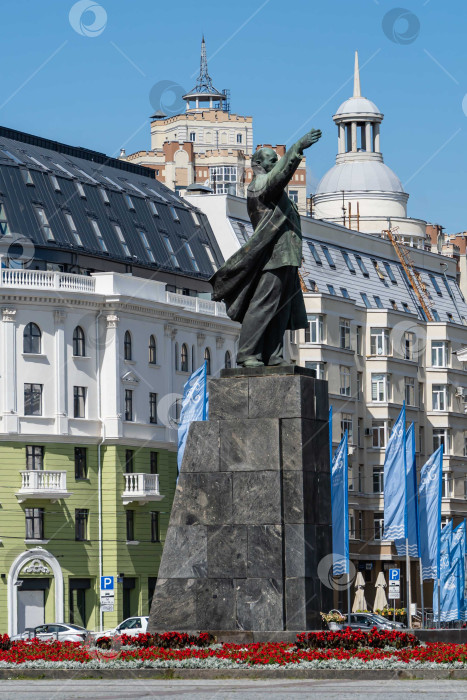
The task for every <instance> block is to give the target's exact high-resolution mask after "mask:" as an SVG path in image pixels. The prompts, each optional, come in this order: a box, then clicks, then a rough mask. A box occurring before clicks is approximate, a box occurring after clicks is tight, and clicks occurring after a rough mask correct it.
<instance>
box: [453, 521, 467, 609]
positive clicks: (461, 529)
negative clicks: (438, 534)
mask: <svg viewBox="0 0 467 700" xmlns="http://www.w3.org/2000/svg"><path fill="white" fill-rule="evenodd" d="M465 548H466V529H465V520H463V521H462V522H461V523H460V525H458V526H457V527H456V529H455V530H454V531H453V533H452V537H451V561H454V559H458V560H459V578H458V584H459V599H460V608H461V616H460V619H461V620H465V619H466V616H467V610H466V605H465Z"/></svg>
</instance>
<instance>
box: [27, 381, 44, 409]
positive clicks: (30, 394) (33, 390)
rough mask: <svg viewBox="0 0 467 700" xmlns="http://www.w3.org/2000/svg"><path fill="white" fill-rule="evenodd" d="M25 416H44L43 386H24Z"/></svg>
mask: <svg viewBox="0 0 467 700" xmlns="http://www.w3.org/2000/svg"><path fill="white" fill-rule="evenodd" d="M24 415H25V416H41V415H42V384H25V385H24Z"/></svg>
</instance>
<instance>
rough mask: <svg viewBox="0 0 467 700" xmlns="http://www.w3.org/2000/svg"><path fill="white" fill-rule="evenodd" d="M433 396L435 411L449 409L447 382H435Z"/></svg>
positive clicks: (433, 408)
mask: <svg viewBox="0 0 467 700" xmlns="http://www.w3.org/2000/svg"><path fill="white" fill-rule="evenodd" d="M431 396H432V410H433V411H447V409H448V403H449V395H448V387H447V386H446V385H445V384H433V387H432V394H431Z"/></svg>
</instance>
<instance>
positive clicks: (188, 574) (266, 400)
mask: <svg viewBox="0 0 467 700" xmlns="http://www.w3.org/2000/svg"><path fill="white" fill-rule="evenodd" d="M313 375H314V372H312V371H311V370H306V369H304V368H301V367H297V366H290V367H280V368H268V367H265V368H259V369H256V368H255V369H231V370H223V371H222V372H221V377H220V379H211V380H210V381H209V420H208V421H205V422H202V423H193V424H192V425H191V427H190V431H189V434H188V439H187V444H186V448H185V454H184V458H183V464H182V468H181V472H180V476H179V480H178V485H177V489H176V493H175V498H174V502H173V506H172V512H171V516H170V522H169V528H168V531H167V537H166V541H165V544H164V549H163V553H162V560H161V564H160V568H159V575H158V580H157V585H156V589H155V592H154V597H153V602H152V608H151V615H150V620H149V626H148V630H149V631H153V632H155V631H167V630H178V631H195V630H196V631H198V630H209V631H211V632H214V633H215V632H216V631H231V632H234V631H239V632H240V631H259V632H262V631H263V632H264V631H271V632H278V631H281V630H297V631H301V630H306V629H316V628H320V627H321V620H320V617H319V613H320V610H326V611H327V610H329V609H330V608H332V604H333V601H332V591H331V590H330V589H329V588H327V587H325V586H324V585H323V584H322V582H321V581H320V580H319V578H318V575H317V568H318V563H319V561H320V560H321V558H322V557H324V556H325V555H327V554H329V553H330V552H331V544H332V539H331V498H330V475H329V433H328V392H327V382H325V381H322V380H317V379H315V378H314V376H313Z"/></svg>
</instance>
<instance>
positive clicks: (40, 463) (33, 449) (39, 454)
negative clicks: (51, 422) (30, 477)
mask: <svg viewBox="0 0 467 700" xmlns="http://www.w3.org/2000/svg"><path fill="white" fill-rule="evenodd" d="M26 469H27V470H28V471H38V470H40V469H44V448H43V447H40V446H39V445H26Z"/></svg>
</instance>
